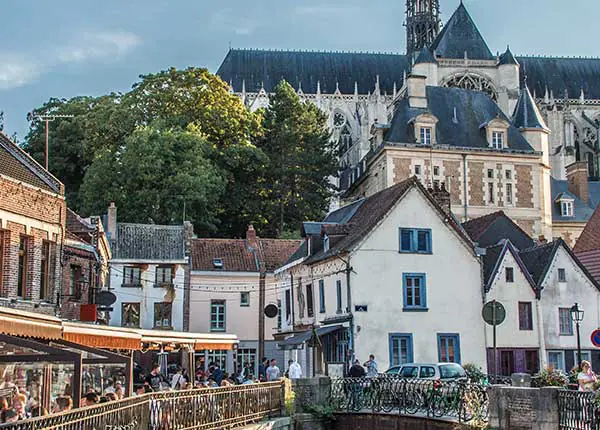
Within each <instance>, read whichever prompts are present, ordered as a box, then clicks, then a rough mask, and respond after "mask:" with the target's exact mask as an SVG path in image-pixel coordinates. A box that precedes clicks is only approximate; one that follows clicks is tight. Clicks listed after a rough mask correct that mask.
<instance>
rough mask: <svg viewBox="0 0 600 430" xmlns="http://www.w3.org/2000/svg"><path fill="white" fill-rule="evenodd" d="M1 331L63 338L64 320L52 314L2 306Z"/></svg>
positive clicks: (15, 334)
mask: <svg viewBox="0 0 600 430" xmlns="http://www.w3.org/2000/svg"><path fill="white" fill-rule="evenodd" d="M0 333H1V334H8V335H11V336H23V337H36V338H40V339H61V338H62V321H61V320H60V319H59V318H56V317H53V316H50V315H44V314H37V313H34V312H26V311H22V310H20V309H12V308H0Z"/></svg>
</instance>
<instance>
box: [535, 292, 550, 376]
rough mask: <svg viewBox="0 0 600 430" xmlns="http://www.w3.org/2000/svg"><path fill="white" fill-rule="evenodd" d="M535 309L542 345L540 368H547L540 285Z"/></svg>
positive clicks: (539, 340)
mask: <svg viewBox="0 0 600 430" xmlns="http://www.w3.org/2000/svg"><path fill="white" fill-rule="evenodd" d="M535 295H536V300H535V310H536V316H537V329H538V343H539V345H540V357H539V360H540V369H545V368H546V367H547V366H548V362H547V361H548V360H547V359H546V344H545V340H544V339H545V334H544V323H543V321H544V315H543V313H544V310H543V309H542V301H541V291H540V290H539V287H538V289H537V291H536V293H535Z"/></svg>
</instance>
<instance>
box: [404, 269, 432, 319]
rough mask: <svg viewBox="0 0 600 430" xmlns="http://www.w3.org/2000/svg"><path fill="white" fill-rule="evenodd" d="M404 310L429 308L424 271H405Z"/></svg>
mask: <svg viewBox="0 0 600 430" xmlns="http://www.w3.org/2000/svg"><path fill="white" fill-rule="evenodd" d="M403 278H404V279H403V282H404V288H403V290H404V310H405V311H407V310H427V297H426V288H425V274H424V273H405V274H404V275H403Z"/></svg>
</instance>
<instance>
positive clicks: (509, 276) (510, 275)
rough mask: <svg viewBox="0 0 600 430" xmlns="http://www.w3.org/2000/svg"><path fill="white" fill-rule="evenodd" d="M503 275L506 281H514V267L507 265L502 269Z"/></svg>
mask: <svg viewBox="0 0 600 430" xmlns="http://www.w3.org/2000/svg"><path fill="white" fill-rule="evenodd" d="M504 276H505V278H506V282H515V269H514V268H513V267H507V268H506V269H504Z"/></svg>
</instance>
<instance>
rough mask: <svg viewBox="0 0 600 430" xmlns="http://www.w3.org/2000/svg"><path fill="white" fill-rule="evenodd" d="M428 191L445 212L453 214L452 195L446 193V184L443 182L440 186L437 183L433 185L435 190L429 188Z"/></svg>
mask: <svg viewBox="0 0 600 430" xmlns="http://www.w3.org/2000/svg"><path fill="white" fill-rule="evenodd" d="M427 191H429V193H430V194H431V196H432V197H433V198H434V199H435V201H436V202H437V203H438V204H439V205H440V206H441V207H442V209H444V212H446V213H447V214H450V213H451V212H452V202H451V200H450V193H449V192H448V191H446V184H444V183H443V182H442V184H441V185H438V183H437V182H434V183H433V188H429V189H428V190H427Z"/></svg>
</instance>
